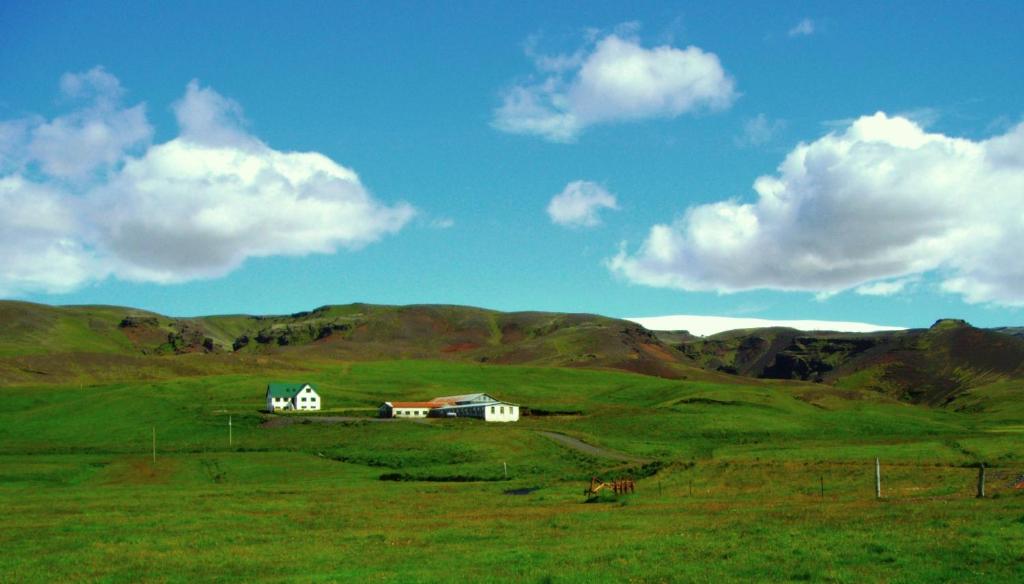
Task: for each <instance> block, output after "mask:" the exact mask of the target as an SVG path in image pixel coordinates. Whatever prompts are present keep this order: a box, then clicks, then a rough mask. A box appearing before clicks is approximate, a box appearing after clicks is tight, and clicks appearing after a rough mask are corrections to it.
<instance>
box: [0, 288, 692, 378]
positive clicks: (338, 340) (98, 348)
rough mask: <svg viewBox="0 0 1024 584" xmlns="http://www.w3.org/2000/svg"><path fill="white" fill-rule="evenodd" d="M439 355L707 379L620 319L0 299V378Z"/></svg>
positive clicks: (441, 309)
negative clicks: (250, 310)
mask: <svg viewBox="0 0 1024 584" xmlns="http://www.w3.org/2000/svg"><path fill="white" fill-rule="evenodd" d="M382 359H443V360H448V361H455V362H472V363H501V364H519V365H522V364H530V365H544V366H563V367H565V366H567V367H583V368H592V369H606V368H607V369H618V370H626V371H635V372H639V373H645V374H651V375H658V376H662V377H672V378H681V377H687V376H696V377H704V378H706V377H708V374H706V373H704V372H702V371H701V370H700V369H698V368H697V367H695V366H694V364H693V363H692V362H691V361H690V360H689V359H688V358H687V357H685V356H684V355H683V354H682V353H680V352H678V351H676V350H675V349H673V348H672V347H670V346H668V345H666V344H664V343H662V342H661V341H659V340H658V339H657V338H656V337H655V336H654V335H653V334H652V333H650V332H649V331H647V330H645V329H644V328H642V327H640V326H639V325H636V324H634V323H630V322H627V321H622V320H616V319H610V318H605V317H602V316H596V315H588V314H559V313H542V312H514V313H502V312H497V311H492V310H484V309H480V308H472V307H462V306H443V305H427V306H377V305H368V304H351V305H345V306H325V307H321V308H318V309H316V310H313V311H309V312H301V313H296V314H292V315H284V316H244V315H234V316H212V317H196V318H188V319H180V318H169V317H166V316H162V315H158V314H154V313H148V312H144V311H139V310H136V309H131V308H119V307H86V306H81V307H75V306H72V307H50V306H43V305H36V304H28V303H23V302H6V301H0V384H7V385H11V384H27V385H31V384H36V383H90V382H106V381H113V380H117V379H121V380H124V379H131V378H133V377H132V372H138V375H137V376H136V377H134V378H135V379H140V380H151V379H160V378H172V377H178V376H184V375H193V376H195V375H206V374H212V373H218V372H219V373H231V372H238V371H245V370H251V368H252V367H254V366H256V367H260V368H269V369H273V368H279V367H280V366H281V363H291V364H292V367H293V368H301V367H304V364H306V363H309V362H324V361H339V360H344V361H369V360H382Z"/></svg>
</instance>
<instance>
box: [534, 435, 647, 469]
mask: <svg viewBox="0 0 1024 584" xmlns="http://www.w3.org/2000/svg"><path fill="white" fill-rule="evenodd" d="M537 433H538V434H540V435H541V436H544V437H546V438H550V439H551V440H554V441H555V442H558V443H559V444H561V445H562V446H565V447H567V448H572V449H573V450H576V451H578V452H582V453H583V454H589V455H590V456H596V457H598V458H608V459H611V460H621V461H623V462H652V461H651V460H650V459H648V458H640V457H638V456H632V455H629V454H626V453H624V452H616V451H614V450H608V449H606V448H601V447H599V446H594V445H593V444H587V443H586V442H584V441H582V440H580V439H578V438H573V437H572V436H566V435H565V434H559V433H558V432H549V431H546V430H538V431H537Z"/></svg>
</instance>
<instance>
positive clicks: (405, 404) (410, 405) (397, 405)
mask: <svg viewBox="0 0 1024 584" xmlns="http://www.w3.org/2000/svg"><path fill="white" fill-rule="evenodd" d="M387 403H389V404H391V407H393V408H430V409H433V408H438V407H441V406H443V405H444V404H442V403H438V402H432V401H428V402H387Z"/></svg>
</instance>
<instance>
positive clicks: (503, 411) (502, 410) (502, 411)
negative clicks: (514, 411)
mask: <svg viewBox="0 0 1024 584" xmlns="http://www.w3.org/2000/svg"><path fill="white" fill-rule="evenodd" d="M499 413H501V414H504V413H505V406H501V411H500V412H499Z"/></svg>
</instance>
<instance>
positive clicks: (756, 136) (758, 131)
mask: <svg viewBox="0 0 1024 584" xmlns="http://www.w3.org/2000/svg"><path fill="white" fill-rule="evenodd" d="M785 127H786V122H785V121H784V120H772V119H769V118H768V116H766V115H764V114H757V115H756V116H754V117H752V118H750V119H748V120H747V121H745V122H744V123H743V134H742V135H741V136H740V137H739V138H737V139H736V144H737V145H739V146H761V145H764V144H767V143H768V142H771V141H772V139H773V138H774V137H775V136H776V135H778V133H779V132H781V131H782V130H783V129H784V128H785Z"/></svg>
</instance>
